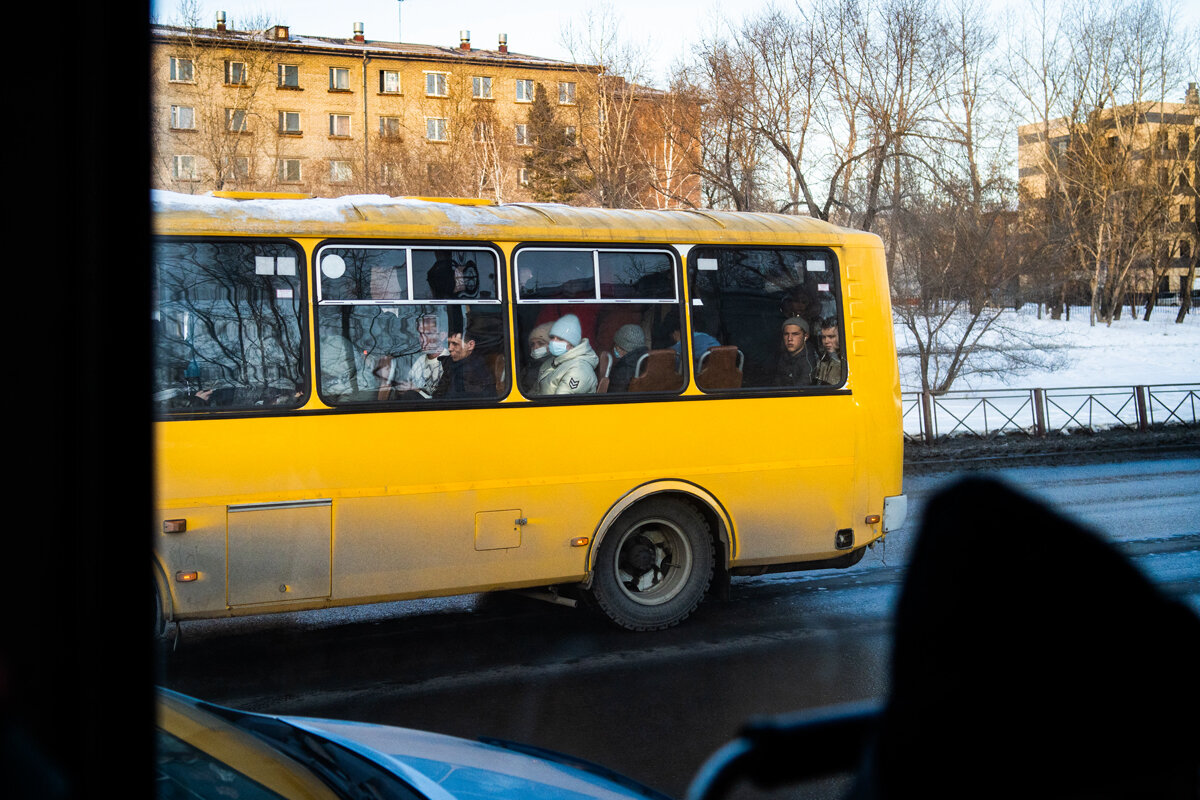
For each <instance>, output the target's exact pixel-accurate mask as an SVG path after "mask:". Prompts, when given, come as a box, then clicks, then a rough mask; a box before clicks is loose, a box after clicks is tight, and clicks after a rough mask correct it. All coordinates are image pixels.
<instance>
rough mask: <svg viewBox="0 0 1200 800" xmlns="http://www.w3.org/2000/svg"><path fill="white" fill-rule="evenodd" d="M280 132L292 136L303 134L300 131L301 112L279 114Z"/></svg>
mask: <svg viewBox="0 0 1200 800" xmlns="http://www.w3.org/2000/svg"><path fill="white" fill-rule="evenodd" d="M279 132H280V133H286V134H290V135H299V134H300V133H302V131H301V129H300V112H299V111H280V112H279Z"/></svg>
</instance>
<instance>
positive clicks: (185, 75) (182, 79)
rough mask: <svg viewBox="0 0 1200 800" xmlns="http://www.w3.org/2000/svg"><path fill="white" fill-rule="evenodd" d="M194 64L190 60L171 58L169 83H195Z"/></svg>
mask: <svg viewBox="0 0 1200 800" xmlns="http://www.w3.org/2000/svg"><path fill="white" fill-rule="evenodd" d="M195 82H196V62H195V61H193V60H192V59H190V58H174V57H172V58H171V83H195Z"/></svg>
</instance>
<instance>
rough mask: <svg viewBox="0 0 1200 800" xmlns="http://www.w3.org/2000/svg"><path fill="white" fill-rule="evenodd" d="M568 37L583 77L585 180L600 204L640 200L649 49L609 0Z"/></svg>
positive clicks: (579, 114) (578, 114) (580, 121)
mask: <svg viewBox="0 0 1200 800" xmlns="http://www.w3.org/2000/svg"><path fill="white" fill-rule="evenodd" d="M563 37H564V40H565V44H566V46H567V49H568V51H569V52H570V53H571V59H572V60H573V61H575V62H576V63H577V64H578V65H579V67H578V73H579V80H578V81H577V82H576V87H577V94H576V98H575V102H574V110H575V126H574V127H575V128H576V136H577V142H578V152H579V155H580V157H581V159H582V160H583V163H584V164H585V165H586V166H587V170H588V172H589V173H590V176H589V185H588V186H581V187H580V190H581V192H582V193H584V194H586V195H588V196H590V200H591V202H592V203H594V204H595V205H599V206H602V207H605V208H629V207H637V206H639V205H641V198H640V197H639V191H640V188H641V187H644V186H646V185H648V184H649V183H650V176H649V175H648V174H647V173H646V162H645V159H643V158H642V157H641V154H640V153H639V151H638V146H637V141H636V138H635V136H634V132H635V129H636V127H637V115H638V113H639V110H640V109H639V101H640V100H641V99H642V97H643V95H644V93H645V89H644V87H643V86H642V84H644V83H645V82H646V74H647V68H648V63H649V57H648V55H647V49H646V47H645V46H644V45H641V44H638V43H636V42H634V41H633V40H631V39H630V38H628V37H627V36H626V34H625V32H624V31H623V30H622V26H621V20H620V18H619V17H618V16H617V15H616V13H615V12H614V11H613V9H612V7H611V6H609V5H606V4H604V5H598V6H594V7H592V8H591V9H589V10H588V11H587V12H585V14H584V15H583V24H582V27H578V28H577V27H574V26H568V27H567V28H566V29H565V30H564V31H563Z"/></svg>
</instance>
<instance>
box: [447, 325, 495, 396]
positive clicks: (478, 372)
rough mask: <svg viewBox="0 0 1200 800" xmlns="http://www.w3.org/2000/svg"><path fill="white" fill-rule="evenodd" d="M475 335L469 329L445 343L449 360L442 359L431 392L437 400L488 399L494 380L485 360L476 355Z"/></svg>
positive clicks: (453, 335)
mask: <svg viewBox="0 0 1200 800" xmlns="http://www.w3.org/2000/svg"><path fill="white" fill-rule="evenodd" d="M475 337H476V334H475V333H474V331H472V330H471V329H470V326H468V329H467V331H465V332H464V333H452V334H450V336H449V337H448V339H447V343H446V349H447V350H448V351H449V353H450V354H449V355H448V356H443V357H442V358H441V362H442V377H441V379H440V380H439V381H438V385H437V388H435V389H434V391H433V396H434V397H436V398H444V399H456V398H464V397H491V396H493V395H495V394H496V378H495V375H494V374H493V372H492V370H491V369H490V368H489V366H488V363H487V361H486V360H485V359H484V357H483V356H482V355H481V354H480V353H478V352H476V338H475Z"/></svg>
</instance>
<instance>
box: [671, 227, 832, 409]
mask: <svg viewBox="0 0 1200 800" xmlns="http://www.w3.org/2000/svg"><path fill="white" fill-rule="evenodd" d="M739 250H741V251H745V250H769V251H779V252H784V253H787V252H796V253H820V254H822V255H823V256H824V257H825V259H824V260H825V263H826V264H827V265H828V269H827V272H828V273H830V274H832V276H833V280H832V281H831V287H830V288H829V290H828V292H827V293H828V294H830V295H832V297H833V301H834V303H835V314H836V318H837V329H838V341H839V346H840V351H841V355H842V365H843V366H842V377H841V381H840V382H839V383H838V384H836V385H828V384H812V385H807V386H775V385H770V384H756V385H745V384H743V385H742V386H740V387H736V388H732V387H708V388H705V387H704V385H703V384H702V383H701V382H700V375H699V367H698V364H693V372H694V380H695V383H696V388H697V389H699V390H700V391H701V392H702V393H703V394H704V395H706V396H710V397H711V396H730V395H733V396H737V397H746V396H758V395H761V396H781V395H782V396H796V395H801V396H819V395H827V394H849V393H850V389H849V388H848V386H847V384H848V382H849V373H850V358H849V348H848V347H847V341H846V301H845V298H844V295H843V292H842V289H843V286H842V284H843V280H844V276H843V274H842V269H841V261H840V260H839V259H838V256H837V252H836V251H835V250H834V248H832V247H828V246H825V245H777V244H768V243H747V244H725V243H721V244H702V245H696V246H694V247H692V248H691V249H690V250H689V252H688V260H687V281H688V296H689V297H690V298H691V307H689V309H688V313H689V317H691V323H692V330H693V332H695V331H696V330H697V326H696V316H697V314H696V310H697V308H707V307H708V305H709V304H706V303H704V302H703V300H702V298H701V297H700V292H699V291H698V289H699V287H698V285H697V280H696V278H698V276H699V274H700V273H701V272H705V271H707V270H705V269H704V268H702V267H700V266H699V262H700V261H701V259H703V258H705V257H707V256H708V255H709V254H710V253H728V252H734V251H739ZM810 260H811V259H810ZM809 271H811V270H808V268H807V265H806V273H805V274H807V272H809ZM784 297H786V292H785V295H784ZM784 297H781V298H780V300H779V303H780V305H782V302H783V300H784ZM779 316H780V319H779V322H780V327H782V323H783V321H784V320H786V319H787V317H785V316H784V315H783V313H782V310H781V311H780V315H779ZM826 318H827V317H826V316H818V317H817V322H818V325H819V323H820V321H821V320H824V319H826ZM706 332H707V333H710V334H711V333H712V332H711V331H706ZM714 335H715V334H714ZM776 335H777V336H779V335H781V334H780V332H779V329H776ZM721 341H722V342H724V339H721ZM777 341H778V340H777ZM808 341H810V342H812V343H813V347H814V348H815V349H816V350H817V353H818V355H819V354H820V330H819V328H818V330H816V331H810V332H809V336H808ZM739 347H740V345H739Z"/></svg>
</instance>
